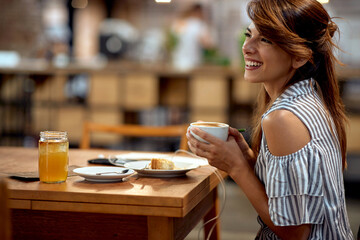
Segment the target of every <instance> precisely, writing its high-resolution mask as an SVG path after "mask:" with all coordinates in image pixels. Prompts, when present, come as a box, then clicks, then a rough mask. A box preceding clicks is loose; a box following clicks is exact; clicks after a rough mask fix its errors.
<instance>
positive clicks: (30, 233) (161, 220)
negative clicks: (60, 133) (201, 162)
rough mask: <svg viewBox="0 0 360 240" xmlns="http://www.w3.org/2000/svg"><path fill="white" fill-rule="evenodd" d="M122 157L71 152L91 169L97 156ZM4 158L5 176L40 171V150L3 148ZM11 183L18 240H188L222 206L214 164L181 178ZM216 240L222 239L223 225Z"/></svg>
mask: <svg viewBox="0 0 360 240" xmlns="http://www.w3.org/2000/svg"><path fill="white" fill-rule="evenodd" d="M118 153H119V151H117V152H109V151H104V150H80V149H70V152H69V158H70V163H69V164H70V165H78V166H81V167H83V166H88V165H89V164H88V163H87V160H88V159H91V158H96V157H97V156H98V154H105V156H106V155H107V154H118ZM0 156H1V158H0V175H6V174H7V173H13V172H29V171H37V161H38V160H37V159H38V151H37V149H36V148H19V147H0ZM93 166H94V165H93ZM222 176H223V177H225V174H224V173H222ZM7 183H8V188H9V198H10V207H11V209H12V226H13V230H12V231H13V237H14V239H86V240H88V239H154V240H155V239H156V240H160V239H166V240H169V239H184V238H185V237H186V236H187V235H188V233H189V232H190V231H191V230H192V229H193V228H194V227H195V226H196V224H197V223H198V222H199V221H200V220H201V219H204V220H207V219H211V218H212V217H214V216H216V214H217V213H218V205H219V204H218V198H217V185H218V184H219V179H218V178H217V177H216V175H215V174H214V168H212V167H210V166H202V167H200V168H198V169H195V170H192V171H189V172H187V174H186V176H184V177H176V178H150V177H140V178H135V177H134V178H131V179H130V180H129V181H128V182H115V183H94V182H89V181H86V180H84V178H82V177H80V176H72V177H69V178H68V179H67V181H66V182H64V183H60V184H46V183H40V182H38V181H35V182H22V181H18V180H14V179H7ZM212 224H213V223H212ZM212 224H209V225H207V226H206V229H205V235H207V233H208V232H209V229H210V228H211V226H212ZM211 239H219V224H217V226H216V228H215V232H214V233H213V234H212V235H211Z"/></svg>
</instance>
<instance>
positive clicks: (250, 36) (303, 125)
mask: <svg viewBox="0 0 360 240" xmlns="http://www.w3.org/2000/svg"><path fill="white" fill-rule="evenodd" d="M247 11H248V15H249V17H250V19H251V20H252V24H251V25H250V26H249V27H248V29H247V32H246V41H245V43H244V45H243V54H244V58H245V63H246V68H245V74H244V77H245V79H246V80H247V81H249V82H253V83H262V84H263V93H262V95H261V98H259V101H258V106H257V110H258V111H257V114H256V116H255V119H256V121H255V124H254V128H253V133H252V148H250V147H249V146H248V144H247V143H246V142H245V140H244V138H243V137H242V135H241V134H239V132H238V131H237V130H236V129H235V128H230V130H229V138H228V140H227V141H226V142H224V141H221V140H219V139H217V138H215V137H213V136H211V135H209V134H207V133H205V132H203V131H201V130H200V129H196V128H195V129H194V128H193V129H192V131H193V132H194V133H195V134H197V135H198V136H200V137H201V138H203V139H205V140H206V141H208V142H209V144H206V143H203V142H200V141H197V140H196V139H195V138H194V137H193V136H192V135H191V133H190V132H188V133H187V137H188V144H189V147H190V149H191V150H192V151H193V152H194V153H196V154H197V155H199V156H202V157H205V158H207V159H208V161H209V163H210V164H211V165H212V166H215V167H217V168H218V169H221V170H223V171H225V172H227V173H228V174H229V176H230V177H231V178H232V179H233V180H234V181H235V182H236V183H237V184H238V185H239V186H240V187H241V189H242V190H243V191H244V193H245V194H246V196H247V198H248V199H249V201H250V202H251V203H252V205H253V206H254V208H255V210H256V211H257V213H258V214H259V218H258V221H259V223H260V225H261V229H260V230H259V232H258V235H257V239H327V240H330V239H353V234H352V232H351V230H350V225H349V221H348V217H347V212H346V205H345V195H344V184H343V170H344V169H345V166H346V160H345V159H346V133H345V122H346V116H345V114H344V107H343V105H342V101H341V99H340V96H339V89H338V85H337V80H336V77H335V70H334V64H335V61H336V58H335V57H334V55H333V48H334V47H335V45H334V43H333V41H332V37H333V35H334V33H335V31H336V30H337V26H336V24H335V23H334V22H333V21H332V20H331V18H330V17H329V15H328V13H327V12H326V10H325V9H324V8H323V6H322V5H321V4H320V3H319V2H318V1H316V0H276V1H274V0H252V1H250V3H249V4H248V9H247Z"/></svg>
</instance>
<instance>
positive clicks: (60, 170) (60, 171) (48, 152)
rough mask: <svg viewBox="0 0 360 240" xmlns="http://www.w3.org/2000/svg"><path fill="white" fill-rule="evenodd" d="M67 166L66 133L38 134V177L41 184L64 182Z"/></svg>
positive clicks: (67, 146) (49, 132)
mask: <svg viewBox="0 0 360 240" xmlns="http://www.w3.org/2000/svg"><path fill="white" fill-rule="evenodd" d="M68 165H69V141H68V138H67V132H62V131H44V132H40V140H39V177H40V181H41V182H45V183H60V182H64V181H66V178H67V175H68Z"/></svg>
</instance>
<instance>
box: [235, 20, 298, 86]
mask: <svg viewBox="0 0 360 240" xmlns="http://www.w3.org/2000/svg"><path fill="white" fill-rule="evenodd" d="M245 35H246V39H245V43H244V45H243V49H242V50H243V54H244V59H245V74H244V77H245V80H247V81H249V82H253V83H259V82H262V83H264V84H265V88H266V89H267V90H268V88H276V89H278V90H279V89H281V88H282V87H283V86H284V84H285V83H286V82H287V81H288V80H289V79H290V78H291V77H292V76H293V74H294V72H295V69H294V68H293V67H292V57H291V56H290V55H289V54H288V53H286V52H285V51H284V50H282V49H281V48H280V47H279V46H277V45H276V44H275V43H272V42H270V41H269V40H267V39H266V38H264V37H263V36H262V35H261V34H260V33H259V32H258V30H257V29H256V27H255V25H254V24H253V23H252V24H250V26H249V27H248V28H247V30H246V33H245Z"/></svg>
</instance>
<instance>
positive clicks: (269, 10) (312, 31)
mask: <svg viewBox="0 0 360 240" xmlns="http://www.w3.org/2000/svg"><path fill="white" fill-rule="evenodd" d="M247 12H248V15H249V17H250V19H251V20H252V21H253V23H254V24H255V26H256V28H257V30H258V31H259V32H260V33H261V34H262V35H263V36H264V37H265V38H267V39H269V40H270V41H272V42H274V43H276V44H277V45H278V46H279V47H280V48H282V49H283V50H284V51H285V52H287V53H288V54H290V55H291V56H297V57H300V58H305V59H309V61H308V62H307V63H306V64H305V65H304V66H302V67H300V68H299V69H297V70H296V72H295V74H294V76H293V77H292V78H291V79H290V80H289V81H288V82H287V84H286V85H285V86H284V89H283V90H285V89H286V88H287V87H289V86H290V85H292V84H294V83H296V82H299V81H301V80H304V79H308V78H311V77H312V78H314V80H315V81H316V91H317V92H318V93H319V95H320V97H321V98H322V101H323V103H324V105H325V106H326V109H327V112H328V114H329V116H328V117H329V119H330V118H332V119H333V121H334V124H335V129H332V131H333V134H334V135H335V136H336V135H337V136H338V139H339V142H340V148H341V154H342V168H343V170H344V169H345V168H346V144H347V143H346V129H345V128H346V127H345V125H346V123H347V117H346V115H345V107H344V105H343V103H342V99H341V97H340V93H339V86H338V81H337V78H336V73H335V63H340V62H339V61H338V60H337V59H336V57H335V56H334V53H333V51H334V48H338V47H337V46H336V44H335V43H334V42H333V40H332V37H333V36H334V33H335V32H336V31H337V29H338V27H337V25H336V24H335V23H334V22H333V21H332V19H331V17H330V16H329V14H328V13H327V11H326V10H325V9H324V7H323V6H322V4H321V3H319V2H318V1H317V0H252V1H250V2H249V3H248V5H247ZM270 105H271V99H270V96H269V95H268V94H267V92H266V91H265V88H263V89H262V90H261V92H260V94H259V99H258V101H257V108H256V112H255V114H254V119H253V124H254V128H253V132H252V147H253V150H254V151H255V153H256V154H258V153H259V150H260V142H261V137H262V130H261V115H262V114H264V113H265V111H266V110H267V109H268V108H269V107H270ZM330 127H331V125H330Z"/></svg>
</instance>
